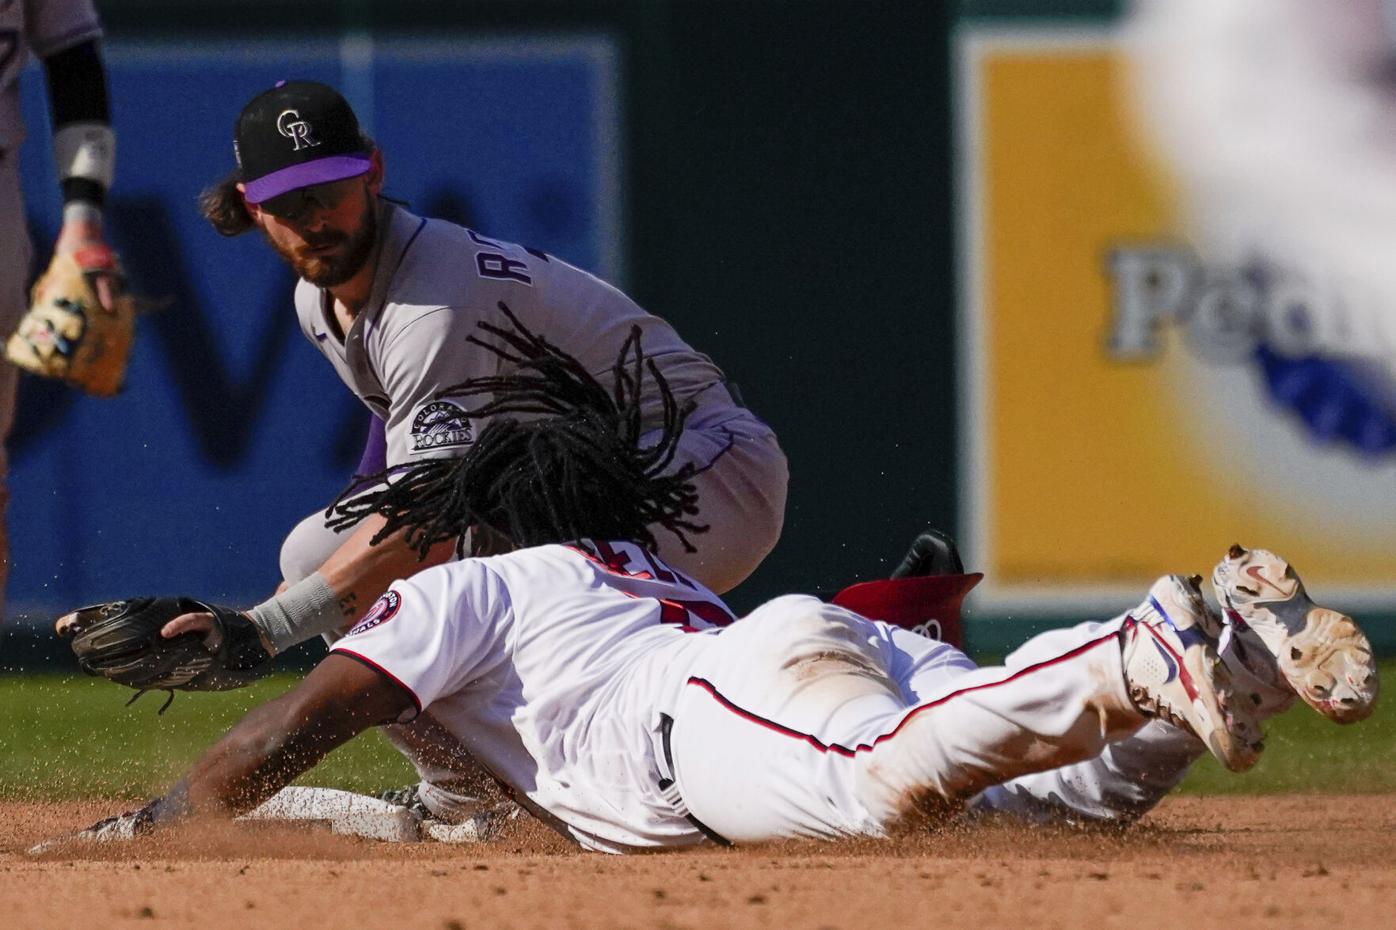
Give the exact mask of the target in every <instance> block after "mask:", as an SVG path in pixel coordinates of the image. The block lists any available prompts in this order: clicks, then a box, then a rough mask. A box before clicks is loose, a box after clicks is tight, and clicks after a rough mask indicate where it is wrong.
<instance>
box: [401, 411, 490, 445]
mask: <svg viewBox="0 0 1396 930" xmlns="http://www.w3.org/2000/svg"><path fill="white" fill-rule="evenodd" d="M474 441H475V432H474V430H472V429H471V426H470V419H469V418H468V417H467V416H466V415H465V411H464V410H462V409H461V408H460V407H459V406H458V405H456V404H453V403H451V402H450V401H449V400H434V401H432V402H431V403H429V404H425V405H423V406H422V408H421V409H420V410H418V411H417V415H416V416H415V417H413V418H412V451H413V452H435V451H436V450H437V449H449V448H452V447H453V446H468V445H470V444H471V443H473V442H474Z"/></svg>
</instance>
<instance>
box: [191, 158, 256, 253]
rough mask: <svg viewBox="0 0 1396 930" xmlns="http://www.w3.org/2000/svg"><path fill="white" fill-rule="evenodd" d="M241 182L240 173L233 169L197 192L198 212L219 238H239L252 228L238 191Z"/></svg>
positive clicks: (249, 217)
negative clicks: (216, 232) (216, 231)
mask: <svg viewBox="0 0 1396 930" xmlns="http://www.w3.org/2000/svg"><path fill="white" fill-rule="evenodd" d="M241 180H242V175H241V173H240V172H239V171H238V169H236V168H234V169H233V170H232V171H230V172H228V174H226V175H224V176H223V177H222V178H220V179H219V180H218V181H217V182H216V183H213V184H210V185H209V186H208V187H205V188H204V189H203V190H202V191H200V192H199V212H200V213H202V214H203V216H204V219H206V220H208V221H209V223H210V224H212V226H213V228H214V229H216V230H218V234H219V235H220V236H240V235H242V234H243V233H245V232H247V231H248V230H249V229H251V228H252V215H251V214H250V213H248V212H247V205H246V204H245V203H243V202H242V193H241V192H240V191H238V182H240V181H241Z"/></svg>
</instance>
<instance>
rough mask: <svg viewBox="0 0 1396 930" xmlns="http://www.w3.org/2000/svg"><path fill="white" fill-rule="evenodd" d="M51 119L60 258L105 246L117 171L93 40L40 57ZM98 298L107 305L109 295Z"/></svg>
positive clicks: (98, 55) (98, 53)
mask: <svg viewBox="0 0 1396 930" xmlns="http://www.w3.org/2000/svg"><path fill="white" fill-rule="evenodd" d="M44 72H45V75H46V78H47V81H48V91H49V103H50V108H51V112H52V116H53V152H54V160H55V164H56V167H57V170H58V179H59V183H60V185H61V186H62V191H63V228H62V231H61V232H60V233H59V235H58V242H57V244H56V245H55V247H54V251H55V252H56V253H58V254H60V255H62V254H69V253H72V252H76V251H77V250H78V249H81V248H84V247H88V246H92V245H98V246H102V247H105V239H104V238H103V234H102V207H103V204H104V202H105V199H106V194H107V190H108V189H109V188H110V187H111V183H112V177H113V174H114V173H115V169H116V134H115V133H114V132H113V131H112V128H111V112H110V106H109V103H108V100H107V79H106V71H105V69H104V68H103V65H102V55H101V51H100V49H99V46H98V44H97V40H96V39H95V38H93V39H87V40H86V41H83V42H79V43H78V44H76V45H73V46H70V47H68V48H65V49H62V50H61V51H57V52H54V53H53V54H51V55H48V56H47V57H46V58H44ZM99 296H101V297H102V298H103V301H104V303H105V302H106V301H107V295H102V294H100V293H99Z"/></svg>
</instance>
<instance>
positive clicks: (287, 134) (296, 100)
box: [233, 81, 370, 203]
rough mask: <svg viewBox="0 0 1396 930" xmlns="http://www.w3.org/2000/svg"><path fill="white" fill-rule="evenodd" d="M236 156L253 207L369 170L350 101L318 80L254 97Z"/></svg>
mask: <svg viewBox="0 0 1396 930" xmlns="http://www.w3.org/2000/svg"><path fill="white" fill-rule="evenodd" d="M233 154H234V155H235V156H236V157H237V162H238V170H239V172H240V173H241V175H242V182H243V184H244V185H246V190H245V192H244V196H245V197H246V198H247V200H248V202H249V203H262V202H263V201H266V200H270V199H271V198H272V197H278V196H280V195H281V194H284V193H286V192H287V191H293V190H296V189H297V188H301V187H310V186H311V185H314V184H327V183H329V182H331V181H342V180H344V179H345V178H353V177H358V176H359V175H361V174H364V173H365V172H367V171H368V169H369V165H370V160H369V152H368V151H367V149H366V148H365V147H364V140H363V136H362V134H361V133H360V132H359V120H358V118H357V117H356V116H354V111H353V109H352V108H350V106H349V102H348V101H346V100H345V99H344V98H343V97H341V96H340V95H339V92H338V91H336V90H335V89H334V88H333V87H329V86H327V85H325V84H321V83H319V82H317V81H279V82H277V85H276V86H275V87H273V88H272V89H271V90H268V91H263V92H262V93H260V94H258V95H257V96H256V97H253V98H252V100H251V101H250V102H249V103H248V104H247V106H245V107H243V108H242V113H240V114H239V115H238V121H237V126H236V127H235V128H234V130H233Z"/></svg>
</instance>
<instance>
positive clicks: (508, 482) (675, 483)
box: [325, 301, 707, 558]
mask: <svg viewBox="0 0 1396 930" xmlns="http://www.w3.org/2000/svg"><path fill="white" fill-rule="evenodd" d="M499 309H500V310H501V311H503V313H504V315H505V317H507V318H508V320H509V323H510V324H511V328H509V329H505V328H503V327H500V326H496V325H494V324H492V323H488V322H481V323H480V324H479V328H480V329H481V330H482V331H483V332H485V333H487V334H489V335H490V336H493V337H495V338H496V339H498V340H500V342H501V343H502V344H494V343H491V342H487V341H485V340H483V339H481V338H479V337H478V336H473V335H472V336H470V337H469V339H468V341H469V342H471V343H474V344H475V345H477V346H480V347H481V348H483V349H486V350H488V351H490V352H493V353H494V354H495V355H497V356H499V357H500V358H501V359H503V360H505V361H507V362H509V363H511V364H513V365H514V366H516V370H515V371H514V373H512V374H507V375H497V376H493V377H483V378H472V379H471V380H469V381H466V382H463V383H461V384H458V385H455V386H454V387H450V388H446V389H445V390H443V391H441V392H439V393H438V394H437V397H438V398H444V397H458V398H467V399H468V398H478V397H482V396H483V395H491V397H490V399H489V400H487V401H485V402H484V403H481V404H480V405H479V406H477V407H475V408H474V409H472V410H467V411H466V415H467V416H469V417H472V418H490V420H489V425H488V426H486V427H485V429H484V430H483V431H482V432H481V433H480V437H479V439H478V440H477V441H476V442H475V444H474V446H472V447H471V449H470V451H469V452H467V453H466V454H465V455H463V456H461V457H459V458H454V459H434V460H431V461H427V462H423V463H421V464H419V465H414V466H412V467H411V468H408V469H406V470H397V471H394V470H392V469H390V470H388V471H384V472H380V473H378V474H376V475H372V476H368V477H366V478H363V477H358V476H356V477H355V478H354V480H353V483H351V485H350V486H349V488H348V489H346V490H345V491H344V492H343V493H341V494H340V496H339V498H338V499H336V500H335V502H334V503H333V504H331V505H330V508H329V510H327V511H326V513H325V516H326V525H327V526H328V527H329V528H331V529H334V530H340V529H343V528H344V527H348V526H351V525H353V524H355V523H357V522H358V521H360V520H362V519H363V518H364V517H366V516H368V515H369V514H379V515H380V516H383V517H385V518H386V520H387V522H386V523H385V524H384V526H383V528H382V529H381V530H379V531H378V533H377V534H376V535H375V536H374V537H373V542H374V543H375V544H376V543H378V542H380V541H381V540H383V539H385V538H386V537H388V536H390V535H392V534H393V533H395V532H397V531H398V530H400V529H402V528H404V527H405V528H406V529H407V544H408V545H409V546H411V547H412V548H414V549H415V550H416V551H417V553H418V555H419V556H421V557H422V558H426V555H427V552H428V551H429V550H430V549H431V547H432V546H434V545H436V544H437V543H441V542H445V541H447V540H452V539H457V540H458V539H460V538H461V537H462V536H463V535H464V534H465V532H466V531H467V530H468V529H471V528H472V527H474V528H476V529H479V528H484V529H486V530H488V531H490V532H493V533H496V534H500V535H503V536H504V537H507V539H508V540H509V541H510V542H512V543H513V544H514V545H515V546H537V545H542V544H544V543H553V542H567V541H570V540H574V539H581V538H583V537H595V538H599V539H620V540H629V541H632V542H636V543H639V544H641V545H643V546H646V547H647V548H650V549H653V548H655V545H656V543H655V539H654V535H653V533H651V531H650V529H649V528H650V527H651V526H661V527H663V528H664V529H666V530H668V531H669V532H671V533H673V534H674V535H675V536H676V537H678V539H679V542H681V543H682V544H683V546H684V548H685V549H686V550H688V551H689V552H692V551H694V548H693V545H692V543H690V542H689V540H688V536H687V534H688V533H702V532H705V531H706V530H707V527H706V526H702V525H700V524H697V523H694V522H692V521H691V520H690V519H688V518H689V517H692V516H694V515H696V514H697V513H698V492H697V490H696V489H695V488H694V486H693V484H692V482H691V481H690V480H689V479H691V478H692V477H693V474H694V466H693V464H692V463H688V464H685V465H683V466H681V467H680V468H678V469H676V470H674V471H672V472H670V473H669V474H665V473H664V472H665V470H666V469H668V468H669V466H670V465H671V464H672V463H673V460H674V455H675V453H676V452H677V450H678V441H679V437H680V435H682V433H683V427H684V423H685V421H686V420H687V419H688V415H689V414H690V413H691V412H692V409H693V404H692V401H689V402H687V403H685V404H683V405H680V404H679V403H678V402H677V401H676V400H675V399H674V395H673V392H672V391H671V390H670V388H669V384H668V382H667V381H665V380H664V376H663V375H661V374H660V373H659V369H658V367H657V366H656V365H655V364H654V362H653V360H651V359H647V358H645V356H644V351H643V349H642V348H641V345H640V327H638V326H635V327H633V328H632V329H631V331H630V335H629V337H628V338H627V339H626V340H625V343H624V344H623V345H622V346H621V350H620V355H619V356H618V357H617V359H616V363H615V365H614V366H612V368H611V374H612V386H611V389H610V390H609V391H608V390H607V389H606V388H605V387H604V386H603V385H602V384H601V383H600V382H598V381H597V380H596V379H595V378H593V377H592V376H591V374H590V373H589V372H587V370H586V369H585V368H584V367H583V366H582V364H581V363H580V362H579V361H577V359H575V358H573V357H572V356H571V355H568V354H567V353H566V352H564V351H562V350H561V349H559V348H558V347H557V346H555V345H552V344H551V343H550V342H548V341H547V340H546V339H544V338H543V337H542V336H540V335H536V334H534V333H532V332H530V331H529V330H528V328H527V327H525V326H524V325H523V323H521V322H520V321H519V319H518V318H517V317H516V316H514V314H513V312H512V311H511V310H510V309H509V308H508V307H507V306H506V305H505V304H504V303H503V302H502V301H501V302H500V304H499ZM646 371H648V372H649V375H650V377H652V378H653V379H654V382H655V386H656V387H657V388H658V391H659V397H660V401H661V404H662V411H663V422H662V426H661V429H660V434H659V438H658V439H657V440H656V441H655V442H654V443H653V444H652V445H649V446H647V447H643V448H642V447H641V445H640V436H641V433H642V431H643V430H642V426H641V417H640V395H641V389H642V387H643V385H644V378H645V372H646ZM518 414H530V415H538V416H540V417H541V418H538V419H529V420H520V419H518V418H517V416H516V415H518ZM365 482H367V483H370V484H371V485H373V486H375V487H377V488H378V490H375V491H371V492H369V493H366V494H360V495H357V496H354V492H355V490H356V489H357V488H360V487H362V486H363V485H364V483H365Z"/></svg>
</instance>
